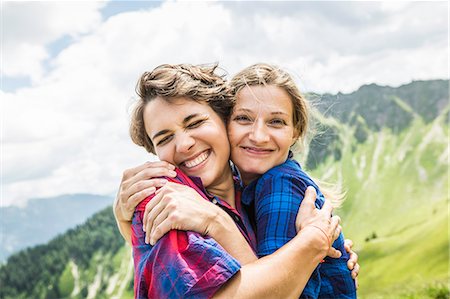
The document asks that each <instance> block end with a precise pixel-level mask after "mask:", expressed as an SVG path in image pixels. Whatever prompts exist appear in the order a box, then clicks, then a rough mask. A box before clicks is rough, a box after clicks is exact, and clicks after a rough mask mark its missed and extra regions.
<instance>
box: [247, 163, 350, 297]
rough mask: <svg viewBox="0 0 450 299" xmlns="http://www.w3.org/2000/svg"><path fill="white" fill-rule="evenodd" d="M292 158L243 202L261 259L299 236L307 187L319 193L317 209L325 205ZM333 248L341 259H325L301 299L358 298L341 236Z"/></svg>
mask: <svg viewBox="0 0 450 299" xmlns="http://www.w3.org/2000/svg"><path fill="white" fill-rule="evenodd" d="M291 157H292V155H290V158H288V160H287V161H286V162H285V163H283V164H281V165H278V166H276V167H274V168H272V169H270V170H269V171H268V172H266V173H265V174H264V175H263V176H262V177H260V178H259V179H258V180H256V181H253V182H252V183H251V184H250V185H249V186H248V187H246V188H245V189H244V192H243V194H242V202H243V203H244V204H246V205H247V206H248V207H249V214H250V215H252V214H253V216H254V218H255V219H254V220H255V222H256V239H257V253H258V256H259V257H262V256H265V255H269V254H271V253H273V252H275V251H276V250H277V249H279V248H280V247H282V246H283V245H284V244H286V243H287V242H289V240H291V239H292V238H294V237H295V236H296V235H297V232H296V228H295V219H296V217H297V213H298V208H299V205H300V204H301V202H302V200H303V197H304V195H305V191H306V188H307V187H308V186H313V187H314V188H315V189H316V191H317V199H316V206H317V207H318V208H321V207H322V205H323V203H324V196H323V194H322V193H321V192H320V190H319V187H318V186H317V185H316V184H315V183H314V181H313V180H312V179H311V178H310V177H309V176H308V175H307V174H306V173H305V172H304V171H303V170H302V169H301V167H300V164H298V163H297V162H296V161H295V160H293V159H291ZM333 247H334V248H336V249H338V250H340V251H341V252H342V256H341V257H340V258H338V259H334V258H329V257H326V258H325V260H324V262H323V263H321V264H320V265H319V266H318V267H317V268H316V269H315V270H314V272H313V274H312V276H311V278H310V279H309V281H308V283H307V285H306V286H305V289H304V290H303V293H302V294H301V296H300V298H356V287H355V281H354V280H353V279H352V277H351V272H350V270H349V269H348V267H347V261H348V259H349V255H348V253H347V252H346V250H345V248H344V236H343V234H342V233H341V234H340V236H339V238H338V239H337V240H336V241H335V242H334V243H333Z"/></svg>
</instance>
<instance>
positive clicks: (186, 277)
mask: <svg viewBox="0 0 450 299" xmlns="http://www.w3.org/2000/svg"><path fill="white" fill-rule="evenodd" d="M215 72H216V66H213V67H205V66H192V65H162V66H160V67H157V68H156V69H154V70H153V71H152V72H147V73H144V74H143V75H142V76H141V78H140V80H139V83H138V94H139V96H140V98H139V100H138V103H137V106H136V109H135V113H134V114H133V118H132V125H131V134H132V139H133V141H134V142H135V143H137V144H138V145H141V146H144V147H145V148H146V149H147V150H148V151H149V152H152V153H155V154H156V155H157V156H158V157H159V158H160V160H162V161H165V162H156V163H153V164H152V163H146V164H144V165H141V166H138V167H136V168H133V169H130V170H127V171H125V173H124V176H123V179H122V183H121V187H120V190H119V194H118V197H117V201H116V204H115V209H114V211H115V215H116V219H117V221H118V224H119V228H120V230H121V232H122V234H123V235H124V237H125V238H126V239H128V240H129V239H130V236H131V240H132V244H133V255H134V260H135V296H136V298H148V297H166V298H169V297H170V298H180V297H182V298H184V297H196V298H210V297H215V298H216V297H217V298H221V297H223V298H230V297H235V298H249V297H257V298H263V297H276V298H290V297H292V298H295V297H298V296H299V295H300V293H301V292H302V290H303V288H304V286H305V285H306V283H307V281H308V279H309V277H310V275H311V273H312V272H313V271H314V269H315V268H316V267H317V265H318V264H319V263H320V261H321V260H322V259H323V258H324V257H325V255H327V254H329V255H331V256H334V257H338V256H339V255H340V254H341V253H340V252H338V251H336V250H334V249H333V248H332V247H331V242H332V241H333V240H334V239H336V238H337V236H338V235H339V233H340V226H339V224H338V222H339V218H338V217H337V216H333V217H331V210H332V207H331V205H330V204H329V202H327V201H326V202H325V204H324V206H323V207H322V209H321V210H317V209H315V208H314V199H315V192H314V190H311V189H308V192H307V194H305V199H304V201H303V204H302V207H301V209H300V211H299V217H298V220H299V221H298V222H297V230H298V233H297V235H296V236H295V237H294V238H293V239H292V240H291V241H289V242H288V243H287V244H286V245H284V246H283V247H282V248H281V249H280V250H278V251H277V252H275V253H273V254H271V255H268V256H266V257H264V258H261V259H257V257H256V256H255V254H254V251H253V248H255V238H254V233H253V230H252V225H251V223H250V221H249V219H248V217H247V215H246V212H245V211H244V209H243V207H242V204H241V200H240V197H241V187H240V182H239V181H238V180H237V179H236V177H233V172H232V169H231V166H230V164H229V157H230V145H229V142H228V139H227V132H226V124H227V121H228V118H229V115H230V113H231V108H232V103H231V102H230V94H229V92H228V90H227V88H226V82H225V80H224V79H223V78H222V77H221V76H219V75H217V74H216V73H215ZM168 163H170V164H172V165H175V166H176V168H175V169H174V168H171V167H170V166H169V164H168ZM155 176H165V178H163V179H161V178H159V179H150V178H153V177H155ZM174 176H175V178H173V177H174ZM156 188H160V189H159V190H158V191H157V192H156V194H153V193H154V191H155V189H156ZM179 209H181V210H182V211H183V212H182V213H179ZM131 218H132V219H133V222H132V224H131V225H130V222H129V220H130V219H131ZM175 223H176V226H177V227H173V225H175ZM143 229H144V230H145V231H143ZM165 231H169V232H168V233H167V234H163V232H165ZM158 239H159V240H158ZM157 240H158V241H157ZM353 262H356V256H355V255H354V258H353ZM293 274H295V275H293Z"/></svg>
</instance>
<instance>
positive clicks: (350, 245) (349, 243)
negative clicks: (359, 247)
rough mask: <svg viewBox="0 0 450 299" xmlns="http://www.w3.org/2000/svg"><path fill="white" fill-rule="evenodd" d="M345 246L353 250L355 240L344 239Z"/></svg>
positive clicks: (348, 249) (349, 250)
mask: <svg viewBox="0 0 450 299" xmlns="http://www.w3.org/2000/svg"><path fill="white" fill-rule="evenodd" d="M344 247H345V250H346V251H347V252H348V253H350V252H351V251H352V247H353V241H352V240H350V239H345V240H344Z"/></svg>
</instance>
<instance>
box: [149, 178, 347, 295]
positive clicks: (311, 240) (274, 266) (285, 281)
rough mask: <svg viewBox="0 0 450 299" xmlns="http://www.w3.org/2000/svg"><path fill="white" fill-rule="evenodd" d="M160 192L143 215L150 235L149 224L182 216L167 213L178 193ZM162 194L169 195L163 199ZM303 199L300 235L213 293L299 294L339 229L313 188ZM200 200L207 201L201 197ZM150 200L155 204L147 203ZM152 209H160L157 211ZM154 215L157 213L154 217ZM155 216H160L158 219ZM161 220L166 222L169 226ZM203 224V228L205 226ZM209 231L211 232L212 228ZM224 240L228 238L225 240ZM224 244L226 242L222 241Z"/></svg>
mask: <svg viewBox="0 0 450 299" xmlns="http://www.w3.org/2000/svg"><path fill="white" fill-rule="evenodd" d="M169 186H170V185H169V184H168V185H167V186H165V187H163V188H162V189H161V190H163V189H167V188H169ZM162 193H169V192H168V191H160V192H158V194H157V195H156V196H155V197H154V198H153V199H152V201H150V203H149V204H148V205H147V207H146V215H147V213H148V216H145V217H144V218H145V220H144V223H146V231H147V232H149V231H150V234H152V236H153V237H154V236H155V234H156V231H159V229H158V228H152V225H153V227H161V228H162V227H166V228H170V227H171V225H173V223H174V219H175V218H176V220H182V219H185V218H178V217H182V216H181V215H183V214H184V213H180V214H179V216H177V215H175V216H170V215H174V214H173V210H172V209H173V207H177V206H179V205H178V204H174V205H171V204H170V203H174V202H175V203H176V202H177V198H180V197H179V196H177V197H170V196H169V197H166V196H162ZM157 198H159V199H157ZM164 198H166V199H167V198H169V199H167V200H164ZM306 199H308V200H307V201H306V203H305V205H302V207H301V208H300V211H299V214H301V215H302V217H301V219H302V220H301V221H299V225H301V226H302V228H303V229H302V231H301V232H300V233H299V235H297V236H296V237H295V238H294V239H293V240H291V241H290V242H289V243H288V244H286V245H285V246H283V247H282V248H281V249H280V250H278V251H276V252H275V253H274V254H271V255H269V256H267V257H264V258H262V259H259V260H254V261H253V262H248V263H245V264H244V265H243V267H242V268H241V270H240V271H239V272H238V273H237V274H235V275H234V276H233V277H232V278H231V279H230V280H229V281H228V282H227V283H226V284H224V285H223V286H222V288H221V289H220V290H219V291H218V292H217V293H216V296H217V297H218V298H230V297H237V298H252V297H255V298H261V297H270V296H273V297H276V298H289V297H297V298H298V296H299V295H300V293H301V292H302V290H303V288H304V286H305V285H306V283H307V281H308V279H309V277H310V276H311V273H312V271H313V270H314V269H315V268H316V267H317V265H318V264H319V262H320V261H321V260H322V259H323V257H324V256H325V255H326V253H327V251H328V250H329V248H330V244H331V242H332V241H333V240H334V239H335V238H336V237H337V236H338V235H339V232H340V230H339V225H338V221H339V218H338V217H336V216H334V217H333V218H331V219H332V220H330V215H331V209H332V208H331V205H330V204H329V203H328V202H327V205H326V206H325V207H324V209H323V210H320V211H319V210H316V209H315V206H314V199H315V192H314V190H309V193H308V195H307V197H305V200H306ZM155 200H157V201H158V202H156V201H155ZM203 201H204V202H206V201H205V200H204V199H203ZM152 202H153V203H154V205H153V206H150V204H151V203H152ZM181 202H189V198H188V197H186V198H185V199H182V200H181V201H180V202H179V203H181ZM192 203H193V202H192ZM192 203H189V204H188V205H187V206H190V207H191V208H192ZM206 203H208V202H206ZM213 207H215V206H213ZM155 209H159V211H157V210H155ZM195 214H196V213H193V215H195ZM155 215H157V217H156V218H155ZM161 215H162V216H161ZM197 215H199V214H197ZM160 216H161V217H160ZM158 217H160V218H159V219H158ZM199 218H200V217H191V218H190V219H191V221H186V222H188V223H190V224H191V225H193V226H194V227H195V226H197V225H198V224H195V223H196V222H197V221H198V219H199ZM149 222H150V224H149ZM175 222H176V223H179V224H180V225H186V224H183V221H175ZM157 223H160V224H157ZM163 223H166V224H167V225H168V226H166V224H163ZM199 227H203V226H199ZM204 227H205V229H206V227H207V226H204ZM232 227H236V225H235V224H234V223H233V224H232ZM174 228H177V229H185V228H188V227H187V226H181V227H179V226H178V227H174ZM197 228H198V227H197ZM152 229H153V230H152ZM163 230H165V229H161V232H162V231H163ZM172 231H173V230H172ZM172 231H170V232H172ZM170 232H169V233H170ZM211 233H213V232H212V231H211ZM239 234H240V233H239ZM219 237H220V235H219ZM155 239H157V238H155ZM229 241H230V240H229ZM231 241H233V239H231ZM225 242H228V241H226V240H225ZM158 243H159V242H158ZM158 243H156V244H158ZM224 245H226V244H225V243H224ZM247 246H248V245H247ZM294 274H295V275H294Z"/></svg>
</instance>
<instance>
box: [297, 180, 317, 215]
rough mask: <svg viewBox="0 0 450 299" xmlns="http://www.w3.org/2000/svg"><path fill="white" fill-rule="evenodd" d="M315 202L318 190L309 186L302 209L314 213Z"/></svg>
mask: <svg viewBox="0 0 450 299" xmlns="http://www.w3.org/2000/svg"><path fill="white" fill-rule="evenodd" d="M315 201H316V189H314V187H312V186H308V188H306V191H305V197H304V198H303V200H302V204H301V205H300V209H301V210H303V211H305V212H307V213H308V214H310V213H311V211H313V210H314V209H315V208H316V206H315V204H314V203H315Z"/></svg>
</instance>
